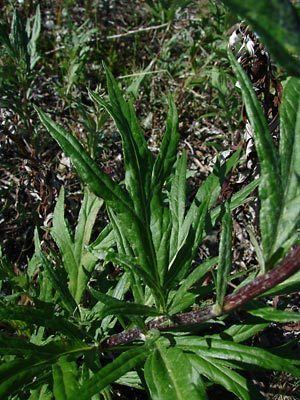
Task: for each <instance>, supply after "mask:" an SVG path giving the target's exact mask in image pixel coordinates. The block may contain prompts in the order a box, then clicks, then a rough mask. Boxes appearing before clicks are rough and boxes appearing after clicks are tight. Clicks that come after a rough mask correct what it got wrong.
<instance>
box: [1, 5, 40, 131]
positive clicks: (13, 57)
mask: <svg viewBox="0 0 300 400" xmlns="http://www.w3.org/2000/svg"><path fill="white" fill-rule="evenodd" d="M40 30H41V13H40V7H39V6H38V7H37V8H36V13H35V16H34V17H33V18H32V19H30V18H29V19H27V21H26V24H25V22H24V21H23V19H22V18H21V17H20V15H19V13H18V11H16V10H15V11H14V14H13V18H12V22H11V27H10V28H9V26H8V24H5V23H1V24H0V46H1V48H0V52H1V53H0V55H1V58H2V62H1V65H0V90H1V93H2V95H1V102H0V104H1V107H4V108H8V109H9V110H13V111H14V112H15V113H17V114H19V116H20V118H21V119H22V121H23V122H24V124H25V126H26V127H27V128H28V129H29V128H30V126H29V125H28V124H29V120H30V110H29V104H28V103H29V99H30V97H31V94H32V93H31V89H32V83H33V80H34V78H35V74H34V68H35V66H36V64H37V62H38V61H39V59H40V57H39V54H38V51H37V43H38V39H39V36H40Z"/></svg>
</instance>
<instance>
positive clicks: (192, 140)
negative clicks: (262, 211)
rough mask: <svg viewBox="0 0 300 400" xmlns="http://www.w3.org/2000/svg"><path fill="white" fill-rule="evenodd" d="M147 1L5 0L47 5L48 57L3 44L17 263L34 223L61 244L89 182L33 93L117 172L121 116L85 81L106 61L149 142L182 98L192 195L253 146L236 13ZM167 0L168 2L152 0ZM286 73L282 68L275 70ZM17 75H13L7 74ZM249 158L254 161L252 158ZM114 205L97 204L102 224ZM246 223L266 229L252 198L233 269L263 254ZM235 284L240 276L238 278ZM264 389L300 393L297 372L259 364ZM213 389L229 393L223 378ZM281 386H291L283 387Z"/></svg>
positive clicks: (238, 177)
mask: <svg viewBox="0 0 300 400" xmlns="http://www.w3.org/2000/svg"><path fill="white" fill-rule="evenodd" d="M150 3H151V2H149V1H132V0H130V1H122V0H118V1H117V0H102V1H101V0H98V1H96V0H94V1H93V0H85V1H84V0H82V1H73V0H57V1H54V2H53V1H47V0H43V1H34V0H27V1H26V0H24V1H2V2H1V1H0V10H1V21H2V22H3V23H7V24H8V25H7V26H9V25H10V23H11V20H12V15H13V10H14V9H15V8H17V9H18V11H19V13H20V15H21V17H22V18H23V19H24V20H26V19H28V18H32V16H34V14H35V10H36V6H37V5H38V4H40V7H41V18H42V26H41V34H40V37H39V40H38V53H39V56H40V58H39V60H38V62H37V63H36V65H35V67H34V68H33V70H31V71H30V72H29V73H26V74H25V77H24V73H23V69H22V68H23V67H22V65H21V64H16V62H15V61H14V60H12V59H11V58H10V57H8V56H7V54H6V53H5V51H4V49H3V47H1V48H0V107H1V108H0V195H1V196H0V242H1V247H2V252H3V254H5V255H6V257H7V258H8V259H9V260H10V261H11V262H12V265H13V266H14V271H15V273H16V274H18V273H20V272H21V271H22V270H23V269H24V268H26V266H27V263H28V260H29V259H30V258H31V257H32V255H33V252H34V244H33V234H34V229H35V227H38V228H39V230H40V234H41V237H42V239H43V241H44V242H45V243H46V244H47V246H50V247H51V248H53V249H54V250H55V244H54V243H53V242H52V240H51V238H50V235H49V228H50V227H51V219H52V213H53V209H54V206H55V203H56V199H57V195H58V193H59V189H60V187H61V186H62V185H64V187H65V188H66V193H67V207H66V214H67V217H68V219H69V222H70V225H71V226H72V225H74V223H75V221H76V218H77V212H78V209H79V206H80V201H81V198H82V190H81V189H82V188H81V184H80V182H79V180H78V178H77V175H76V173H75V171H74V169H73V168H72V166H71V164H70V160H69V159H68V158H67V157H66V156H65V155H64V154H63V153H62V151H61V150H60V149H59V147H58V145H57V144H56V143H55V142H54V141H53V140H52V139H51V138H50V136H49V135H48V134H47V133H46V132H45V129H44V128H43V127H42V126H41V123H40V122H39V119H38V117H37V114H36V112H35V111H34V108H33V104H36V105H38V106H39V107H41V108H42V109H43V110H44V111H46V112H47V113H49V114H50V115H51V116H52V118H53V119H55V120H56V122H57V123H59V124H61V125H62V126H64V127H65V128H66V129H68V130H70V131H72V132H73V134H74V135H76V136H77V137H78V138H80V139H81V140H82V143H84V145H85V147H86V148H87V149H88V150H89V151H90V153H91V154H92V156H93V158H94V159H95V160H96V162H97V163H98V164H99V166H101V167H102V168H103V169H104V170H105V171H106V172H107V173H109V174H110V175H111V176H112V177H113V178H114V179H116V180H117V181H121V180H122V179H123V177H124V170H123V163H122V154H121V143H120V137H119V135H118V132H117V130H116V128H115V126H114V125H113V123H112V121H111V120H110V119H109V118H108V117H107V116H106V115H105V114H104V112H103V111H101V110H99V109H97V107H96V106H95V104H93V103H92V102H91V100H90V99H89V96H88V89H92V90H97V91H98V92H99V93H100V94H102V93H105V79H104V70H103V66H102V62H103V61H105V63H106V64H107V65H108V66H109V68H110V69H111V71H112V72H113V74H114V76H115V77H116V78H118V80H119V82H120V85H121V86H122V87H123V88H124V90H125V91H126V93H127V96H128V97H132V98H133V99H134V101H135V106H136V110H137V113H138V116H139V118H140V120H141V122H142V126H143V128H144V129H145V135H146V137H147V139H148V143H149V146H150V148H151V150H152V151H153V152H154V153H156V152H157V150H158V148H159V145H160V142H161V138H162V135H163V132H164V125H165V117H166V113H167V96H168V94H169V93H171V94H172V95H173V96H174V98H175V101H176V105H177V108H178V114H179V121H180V125H179V128H180V135H181V140H180V150H182V149H185V150H187V152H188V159H189V170H190V179H189V196H190V198H192V197H193V195H194V194H195V192H196V190H197V188H198V187H199V185H201V182H202V181H203V180H204V179H205V177H206V176H207V175H208V174H209V173H210V172H211V170H212V168H213V165H214V164H215V162H216V160H217V158H218V157H219V158H225V157H228V155H230V154H232V153H233V151H235V150H236V149H237V147H238V146H240V147H241V148H243V149H245V143H244V141H243V137H244V136H243V135H244V131H245V120H244V118H243V113H242V101H241V97H240V93H239V91H238V90H237V88H236V86H235V84H236V82H235V78H234V77H233V74H232V71H231V69H230V66H229V62H228V60H227V55H226V49H227V45H228V39H229V36H230V30H231V27H232V26H233V25H234V24H235V23H236V22H237V20H236V17H235V16H233V15H231V14H230V13H229V12H228V10H226V9H225V8H224V7H223V6H222V4H221V2H219V1H205V0H204V1H197V2H196V1H195V2H193V1H190V2H186V3H187V6H186V7H182V8H178V9H177V10H176V12H175V13H174V15H169V14H170V13H168V12H169V11H170V10H168V9H167V10H161V9H158V10H157V9H154V8H153V7H152V8H151V4H150ZM154 3H159V2H154ZM276 73H277V75H278V77H279V79H280V77H281V76H283V75H282V71H277V72H276ZM8 76H10V78H9V79H8V78H7V77H8ZM253 160H254V161H253V162H254V168H253V169H252V170H248V169H247V167H246V166H245V165H246V164H245V162H243V159H242V160H241V162H240V164H239V166H238V167H237V168H236V170H234V171H233V173H232V175H231V176H230V178H229V179H228V181H227V182H226V185H225V186H224V187H223V189H224V190H223V191H222V198H220V199H219V200H220V201H222V200H224V199H225V198H227V197H229V196H230V195H231V193H233V192H235V191H236V190H239V189H241V188H242V187H243V186H244V185H246V184H247V183H248V182H249V180H250V179H252V178H253V177H254V175H255V173H256V171H257V170H256V169H255V162H256V161H255V154H254V155H253ZM244 161H245V160H244ZM106 220H107V216H106V214H105V211H103V212H101V213H100V216H99V217H98V220H97V223H96V231H99V229H100V228H101V227H102V226H104V224H105V221H106ZM249 229H250V230H251V231H253V232H254V233H255V234H256V235H257V236H258V235H259V232H258V231H257V203H256V201H255V198H254V199H252V201H250V202H248V203H246V204H245V205H244V206H243V207H240V208H239V209H238V210H236V211H235V212H234V248H235V251H234V262H233V268H234V270H235V271H236V272H238V271H241V270H246V269H248V268H249V266H251V268H256V267H257V265H258V261H257V257H256V254H255V251H254V244H253V243H252V241H251V238H250V236H249ZM218 237H219V232H218V226H217V228H216V230H215V232H214V233H213V234H212V235H211V236H210V237H209V238H207V240H206V241H205V244H204V245H203V246H202V247H201V248H200V250H199V259H202V258H204V257H207V256H212V255H215V254H216V253H217V251H218ZM232 284H233V285H234V284H235V282H234V281H233V282H232ZM274 301H276V302H277V303H276V305H277V306H279V307H282V308H283V309H285V308H288V309H293V310H297V307H298V304H299V302H298V301H299V298H298V297H297V296H290V297H285V298H284V299H283V298H276V299H275V300H274ZM299 329H300V327H299V324H298V325H297V324H294V325H292V324H286V325H279V324H278V325H275V324H274V325H272V326H270V327H269V328H268V329H267V330H266V331H264V332H263V334H261V335H259V336H258V337H256V338H255V343H256V344H261V345H263V346H265V347H268V346H274V345H280V344H284V343H285V342H286V341H287V340H288V339H291V338H292V339H297V337H298V332H299ZM249 376H250V377H251V379H252V381H253V382H256V383H257V384H259V385H260V387H261V390H262V392H263V393H264V394H265V398H266V399H276V400H279V399H296V398H300V397H298V396H299V388H298V387H297V382H295V380H292V379H291V378H290V377H289V376H286V375H285V374H272V375H268V376H266V375H265V374H260V375H257V374H254V373H253V374H252V373H251V371H249ZM211 391H212V398H214V399H221V398H222V399H224V400H225V399H232V397H230V395H228V394H227V393H226V394H225V393H224V392H223V391H222V389H221V388H215V387H214V388H212V389H211ZM281 393H285V394H284V395H283V394H281ZM143 395H144V393H143V392H139V391H138V390H131V389H128V388H124V387H122V386H120V385H116V397H115V398H116V399H117V398H118V399H143Z"/></svg>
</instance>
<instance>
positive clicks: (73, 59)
mask: <svg viewBox="0 0 300 400" xmlns="http://www.w3.org/2000/svg"><path fill="white" fill-rule="evenodd" d="M89 24H90V22H89V21H86V22H85V23H84V24H82V25H81V26H79V27H76V28H75V29H74V27H73V25H71V26H72V29H70V32H68V34H66V35H64V41H63V45H62V50H61V51H60V52H58V63H59V66H60V69H61V77H62V83H61V88H60V91H61V94H62V95H63V96H65V97H66V98H68V96H69V95H71V93H72V90H74V87H75V86H76V85H78V84H79V83H81V82H82V81H83V80H84V72H85V64H86V62H87V59H88V54H89V52H90V51H91V39H92V37H93V35H94V34H95V33H96V32H97V30H96V29H94V28H89Z"/></svg>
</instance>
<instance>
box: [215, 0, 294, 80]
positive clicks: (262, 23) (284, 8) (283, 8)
mask: <svg viewBox="0 0 300 400" xmlns="http://www.w3.org/2000/svg"><path fill="white" fill-rule="evenodd" d="M223 3H224V4H226V5H228V6H229V7H230V8H231V9H232V11H234V12H235V13H237V14H239V15H240V16H241V18H243V19H246V20H247V21H248V22H249V23H250V24H251V25H252V26H253V28H254V29H255V31H256V32H257V33H258V34H259V35H260V36H261V37H262V40H263V41H264V42H265V44H266V46H267V48H268V49H269V51H270V52H271V54H272V55H273V57H274V58H275V59H276V60H277V61H278V62H279V63H280V64H281V65H282V66H283V67H285V68H286V70H287V72H288V73H289V74H290V75H294V76H299V74H300V62H299V54H300V39H299V29H300V18H299V16H298V14H297V12H296V9H295V8H294V6H293V5H292V3H291V2H290V1H289V0H262V1H259V2H257V1H255V0H250V1H247V2H245V1H242V0H223ZM297 57H298V59H297Z"/></svg>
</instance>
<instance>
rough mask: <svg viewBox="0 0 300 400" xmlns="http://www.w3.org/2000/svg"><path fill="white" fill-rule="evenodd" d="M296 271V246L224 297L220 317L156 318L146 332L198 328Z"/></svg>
mask: <svg viewBox="0 0 300 400" xmlns="http://www.w3.org/2000/svg"><path fill="white" fill-rule="evenodd" d="M299 268H300V246H296V247H295V248H294V249H293V250H292V251H291V252H290V253H289V254H288V255H287V256H286V257H285V258H284V260H283V261H282V262H281V263H280V264H279V265H278V266H277V267H275V268H274V269H272V270H271V271H270V272H268V273H266V274H264V275H260V276H258V277H257V278H255V279H254V280H253V281H252V282H250V283H249V284H247V285H245V286H243V287H241V288H240V289H239V290H237V291H236V292H235V293H232V294H229V295H228V296H226V297H225V299H224V306H223V309H222V310H221V313H220V312H218V310H217V308H216V307H215V306H208V307H205V308H202V309H200V310H195V311H189V312H186V313H181V314H177V315H175V316H172V319H170V318H168V317H166V316H162V317H159V318H156V319H154V320H153V321H150V322H149V323H148V324H147V328H148V329H157V330H159V331H166V330H167V331H169V330H172V329H176V328H179V327H189V326H192V325H198V324H201V323H203V322H205V321H208V320H210V319H212V318H215V317H218V316H220V314H227V313H229V312H231V311H233V310H236V309H237V308H239V307H241V306H242V305H244V304H246V303H248V302H249V301H250V300H252V299H254V298H255V297H257V296H259V295H261V294H262V293H264V292H266V291H267V290H270V289H272V288H273V287H275V286H276V285H278V284H279V283H281V282H283V281H284V280H286V279H287V278H289V277H290V276H291V275H293V274H294V273H295V272H296V271H297V270H298V269H299ZM143 334H144V332H143V331H142V330H141V329H140V328H132V329H128V330H125V331H123V332H120V333H117V334H115V335H112V336H110V337H109V338H108V339H106V340H105V341H104V342H103V343H102V344H101V349H103V350H105V349H108V348H112V347H115V346H119V345H124V344H127V343H130V342H132V341H134V340H139V339H141V337H142V335H143Z"/></svg>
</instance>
